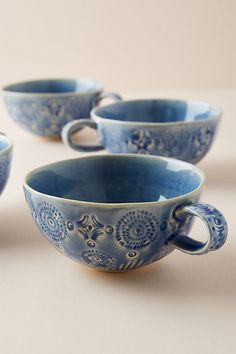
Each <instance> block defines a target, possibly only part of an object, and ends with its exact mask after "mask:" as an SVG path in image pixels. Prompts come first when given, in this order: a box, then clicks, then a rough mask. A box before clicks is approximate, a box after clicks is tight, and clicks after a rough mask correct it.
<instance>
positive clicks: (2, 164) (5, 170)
mask: <svg viewBox="0 0 236 354" xmlns="http://www.w3.org/2000/svg"><path fill="white" fill-rule="evenodd" d="M12 150H13V145H12V142H11V141H10V139H9V138H8V137H7V136H6V135H5V134H3V133H0V194H2V192H3V190H4V188H5V186H6V183H7V180H8V177H9V174H10V168H11V161H12Z"/></svg>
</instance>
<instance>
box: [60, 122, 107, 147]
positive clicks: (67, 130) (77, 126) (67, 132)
mask: <svg viewBox="0 0 236 354" xmlns="http://www.w3.org/2000/svg"><path fill="white" fill-rule="evenodd" d="M85 127H89V128H92V129H95V130H97V124H96V123H95V122H94V121H92V120H91V119H76V120H73V121H72V122H69V123H67V124H66V125H65V126H64V127H63V129H62V133H61V137H62V140H63V142H64V143H65V144H66V145H67V146H69V147H70V148H72V149H73V150H76V151H83V152H92V151H99V150H104V147H103V145H102V144H99V143H98V144H94V145H82V144H78V143H74V142H73V141H72V136H73V134H75V133H77V132H78V131H80V130H81V129H83V128H85Z"/></svg>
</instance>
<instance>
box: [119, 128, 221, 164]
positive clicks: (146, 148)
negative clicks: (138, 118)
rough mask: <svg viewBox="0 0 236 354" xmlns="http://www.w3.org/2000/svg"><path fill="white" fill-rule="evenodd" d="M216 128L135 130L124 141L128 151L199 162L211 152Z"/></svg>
mask: <svg viewBox="0 0 236 354" xmlns="http://www.w3.org/2000/svg"><path fill="white" fill-rule="evenodd" d="M214 134H215V126H214V125H212V126H210V125H209V126H204V127H200V128H196V129H195V130H194V131H188V130H187V129H186V128H183V127H174V129H173V128H172V127H171V128H169V129H163V130H160V131H159V132H158V133H157V132H156V131H155V130H151V129H150V130H147V129H146V130H144V129H135V130H134V131H129V132H126V134H125V135H124V136H123V137H122V141H123V142H124V143H125V144H126V146H127V148H128V151H129V149H130V151H132V152H135V153H138V154H153V155H161V156H167V157H175V158H179V159H183V160H186V161H191V162H194V163H195V162H198V161H199V160H200V159H201V158H202V157H203V156H204V155H205V153H206V152H207V151H208V150H209V148H210V145H211V143H212V140H213V136H214Z"/></svg>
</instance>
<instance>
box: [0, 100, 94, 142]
mask: <svg viewBox="0 0 236 354" xmlns="http://www.w3.org/2000/svg"><path fill="white" fill-rule="evenodd" d="M94 99H95V98H94V95H88V96H75V97H64V98H61V97H58V98H36V99H30V98H17V97H12V96H7V95H5V96H4V101H5V104H6V106H7V109H8V111H9V113H10V115H11V117H12V118H13V119H14V120H15V121H16V122H18V123H19V124H20V125H21V126H22V127H23V128H25V129H26V130H29V131H31V132H32V133H34V134H38V135H42V136H60V134H61V130H62V128H63V127H64V125H65V124H66V123H68V122H70V121H72V120H73V119H78V118H88V117H89V113H90V111H91V109H92V108H93V106H94Z"/></svg>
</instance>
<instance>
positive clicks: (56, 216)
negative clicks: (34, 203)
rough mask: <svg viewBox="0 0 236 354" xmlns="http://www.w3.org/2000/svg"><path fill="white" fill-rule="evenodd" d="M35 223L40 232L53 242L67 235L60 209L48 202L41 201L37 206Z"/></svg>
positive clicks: (59, 240) (61, 239)
mask: <svg viewBox="0 0 236 354" xmlns="http://www.w3.org/2000/svg"><path fill="white" fill-rule="evenodd" d="M37 223H38V225H39V228H40V229H41V230H42V232H43V233H44V234H45V235H46V236H47V237H49V238H50V239H51V240H53V241H55V242H61V241H63V240H64V239H65V238H66V237H67V232H68V230H67V227H66V226H65V223H64V219H63V216H62V214H61V213H60V211H59V210H58V209H57V208H56V207H54V206H53V205H52V204H50V203H48V202H42V203H40V204H39V206H38V208H37Z"/></svg>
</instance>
